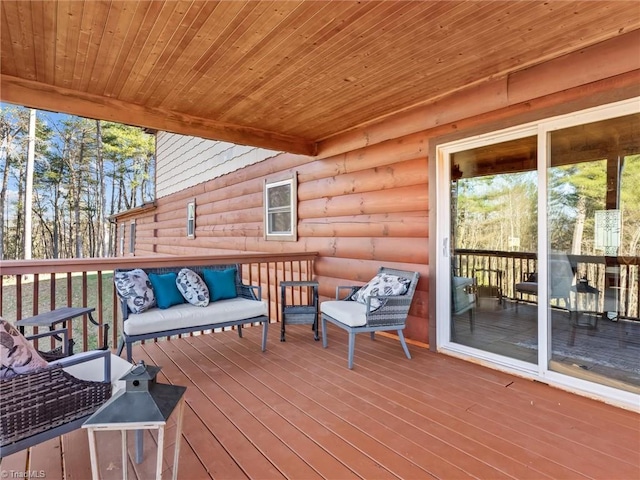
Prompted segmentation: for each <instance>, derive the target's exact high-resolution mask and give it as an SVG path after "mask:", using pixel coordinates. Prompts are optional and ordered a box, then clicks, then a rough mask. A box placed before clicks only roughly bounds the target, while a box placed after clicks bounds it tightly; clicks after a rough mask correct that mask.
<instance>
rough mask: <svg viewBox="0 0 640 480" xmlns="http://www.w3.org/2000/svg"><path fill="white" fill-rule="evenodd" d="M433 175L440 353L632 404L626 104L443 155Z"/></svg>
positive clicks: (637, 350) (634, 257) (636, 275)
mask: <svg viewBox="0 0 640 480" xmlns="http://www.w3.org/2000/svg"><path fill="white" fill-rule="evenodd" d="M437 168H438V172H439V176H438V179H439V184H438V189H439V190H438V198H439V200H438V202H439V209H438V211H439V218H438V232H437V233H438V244H439V245H442V249H441V254H440V255H439V257H438V264H437V272H438V275H439V276H441V277H442V276H444V277H445V278H446V282H445V281H443V282H440V281H438V289H439V290H438V306H437V312H438V315H437V318H438V324H437V333H438V335H437V338H438V347H439V348H441V349H445V350H453V351H456V352H458V353H462V354H464V355H468V356H470V357H477V358H480V359H483V360H486V361H489V362H495V363H496V364H500V365H502V366H505V365H506V366H507V367H513V368H515V369H517V370H520V371H524V372H528V374H530V375H531V376H533V377H536V376H537V377H545V376H547V377H549V378H554V379H555V378H568V377H570V378H573V379H575V380H576V381H578V382H584V381H586V382H588V383H589V385H592V384H593V385H601V386H607V387H613V388H614V389H616V390H619V391H624V392H631V393H633V394H636V393H640V362H639V361H638V359H640V308H639V305H640V301H639V297H640V193H639V192H640V113H638V101H637V99H636V100H635V101H629V102H620V104H616V105H611V106H606V107H601V108H596V109H592V110H589V111H584V112H577V113H576V114H574V115H571V116H566V117H559V118H554V119H549V120H545V121H540V122H536V123H534V124H529V125H525V126H522V127H517V128H513V129H509V130H505V131H501V132H494V133H491V134H488V135H484V136H479V137H474V138H472V139H467V140H462V141H458V142H453V143H450V144H447V145H443V146H441V147H439V148H438V167H437ZM441 199H446V200H445V201H442V200H441ZM568 383H571V382H568ZM581 385H582V384H581ZM581 388H582V387H581ZM594 389H595V390H597V387H594Z"/></svg>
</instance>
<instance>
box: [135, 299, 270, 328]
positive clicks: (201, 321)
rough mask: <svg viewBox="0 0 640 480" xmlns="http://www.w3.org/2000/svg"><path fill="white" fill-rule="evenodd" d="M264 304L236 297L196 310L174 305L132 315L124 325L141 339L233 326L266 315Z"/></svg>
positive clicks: (266, 310)
mask: <svg viewBox="0 0 640 480" xmlns="http://www.w3.org/2000/svg"><path fill="white" fill-rule="evenodd" d="M267 313H268V309H267V303H266V302H265V301H262V300H249V299H247V298H242V297H236V298H230V299H228V300H218V301H217V302H212V303H209V305H207V306H206V307H196V306H194V305H191V304H189V303H182V304H180V305H174V306H172V307H170V308H167V309H164V310H161V309H159V308H152V309H150V310H147V311H146V312H143V313H139V314H131V315H129V318H128V319H127V321H125V322H124V332H125V333H126V334H127V335H142V334H146V333H153V332H161V331H164V330H174V329H181V328H187V327H198V326H201V325H210V324H215V323H225V322H233V321H236V320H242V319H245V318H246V319H249V318H253V317H259V316H261V315H267Z"/></svg>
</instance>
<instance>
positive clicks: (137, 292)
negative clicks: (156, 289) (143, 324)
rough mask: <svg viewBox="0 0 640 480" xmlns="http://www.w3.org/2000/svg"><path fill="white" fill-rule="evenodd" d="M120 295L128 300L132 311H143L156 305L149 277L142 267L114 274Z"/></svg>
mask: <svg viewBox="0 0 640 480" xmlns="http://www.w3.org/2000/svg"><path fill="white" fill-rule="evenodd" d="M113 281H114V283H115V286H116V291H117V292H118V296H119V297H120V298H122V299H125V300H126V301H127V306H128V307H129V310H131V313H142V312H144V311H145V310H149V309H150V308H151V307H155V305H156V297H155V295H154V293H153V288H152V287H151V282H150V281H149V277H148V276H147V274H146V273H145V272H144V270H142V269H140V268H136V269H135V270H129V271H128V272H117V273H115V274H114V275H113Z"/></svg>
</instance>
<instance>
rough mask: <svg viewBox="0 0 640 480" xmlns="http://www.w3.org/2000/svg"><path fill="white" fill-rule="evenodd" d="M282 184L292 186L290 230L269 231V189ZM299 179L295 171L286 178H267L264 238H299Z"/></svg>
mask: <svg viewBox="0 0 640 480" xmlns="http://www.w3.org/2000/svg"><path fill="white" fill-rule="evenodd" d="M282 185H290V186H291V204H290V205H289V209H290V211H291V225H290V231H289V232H283V233H269V201H268V198H269V197H268V195H269V189H271V188H274V187H280V186H282ZM297 226H298V180H297V174H296V172H294V173H293V174H292V175H291V176H290V177H288V178H285V179H282V178H280V179H278V180H275V179H265V182H264V238H265V240H270V241H279V242H296V241H297V240H298V228H297Z"/></svg>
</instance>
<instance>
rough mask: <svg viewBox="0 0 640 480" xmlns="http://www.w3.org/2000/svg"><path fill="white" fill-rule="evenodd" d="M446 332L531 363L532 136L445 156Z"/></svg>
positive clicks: (534, 343)
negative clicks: (447, 180) (448, 208)
mask: <svg viewBox="0 0 640 480" xmlns="http://www.w3.org/2000/svg"><path fill="white" fill-rule="evenodd" d="M449 165H450V169H451V170H450V178H451V198H450V200H451V201H450V205H451V217H450V218H451V232H450V238H451V243H450V245H451V255H450V268H451V329H450V331H451V338H450V340H451V341H452V342H454V343H457V344H461V345H465V346H469V347H473V348H477V349H480V350H483V351H486V352H490V353H493V354H497V355H501V356H504V357H508V358H512V359H517V360H520V361H523V362H528V363H532V364H536V363H537V361H538V357H537V351H538V310H537V280H536V275H537V260H536V257H537V253H536V252H537V250H538V248H537V237H538V228H537V225H538V223H537V202H538V188H537V137H536V136H535V135H534V136H526V137H523V138H516V139H512V140H508V141H503V142H499V143H494V144H491V145H484V146H480V147H476V148H470V149H468V150H464V151H460V152H456V153H452V154H451V155H450V162H449Z"/></svg>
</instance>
